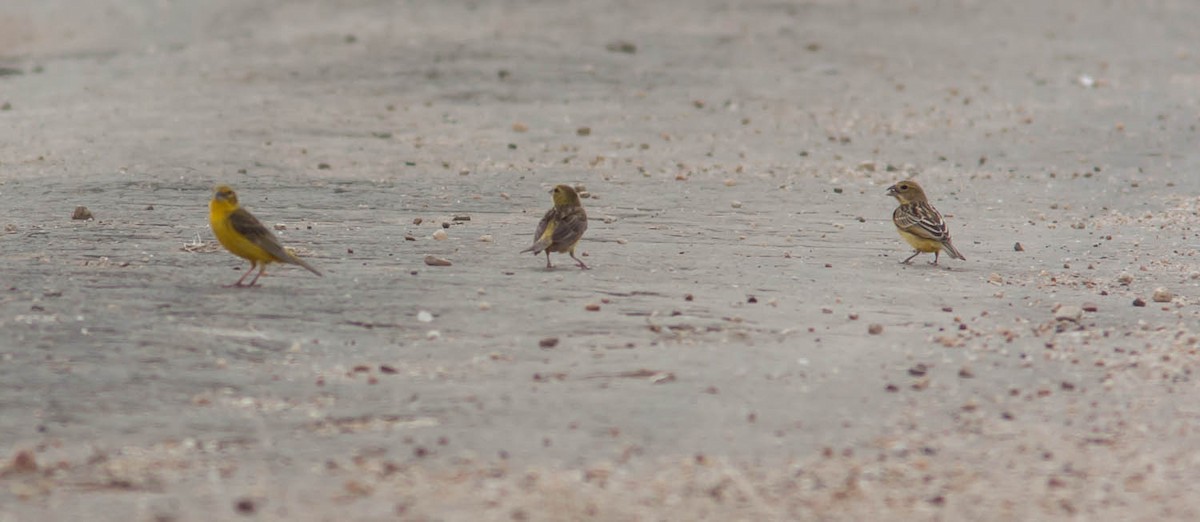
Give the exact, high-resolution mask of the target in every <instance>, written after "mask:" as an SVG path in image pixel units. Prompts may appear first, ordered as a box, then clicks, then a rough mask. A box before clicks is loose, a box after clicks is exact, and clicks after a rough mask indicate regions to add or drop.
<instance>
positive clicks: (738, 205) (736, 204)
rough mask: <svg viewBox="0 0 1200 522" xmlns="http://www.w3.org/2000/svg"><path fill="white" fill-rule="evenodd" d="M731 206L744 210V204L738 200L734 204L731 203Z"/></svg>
mask: <svg viewBox="0 0 1200 522" xmlns="http://www.w3.org/2000/svg"><path fill="white" fill-rule="evenodd" d="M729 205H730V206H731V207H733V208H742V202H741V201H738V200H736V199H735V200H733V202H732V203H730V204H729Z"/></svg>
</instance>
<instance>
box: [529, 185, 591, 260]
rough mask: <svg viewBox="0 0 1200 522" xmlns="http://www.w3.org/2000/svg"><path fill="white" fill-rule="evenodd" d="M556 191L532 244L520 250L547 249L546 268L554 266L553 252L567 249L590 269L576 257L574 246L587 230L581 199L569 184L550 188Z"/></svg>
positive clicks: (536, 253) (573, 257) (538, 251)
mask: <svg viewBox="0 0 1200 522" xmlns="http://www.w3.org/2000/svg"><path fill="white" fill-rule="evenodd" d="M550 193H551V194H554V208H551V209H550V210H548V211H546V215H544V216H542V221H541V222H540V223H538V227H537V232H535V233H534V234H533V245H532V246H530V247H529V248H526V249H525V250H522V251H521V253H522V254H524V253H525V252H533V255H535V256H536V255H538V254H539V253H541V252H543V251H544V252H546V268H554V265H551V264H550V252H559V253H562V252H566V253H567V254H569V255H570V256H571V259H574V260H575V262H576V263H578V264H579V268H582V269H585V270H586V269H587V267H588V266H587V265H585V264H584V263H583V261H580V260H579V258H577V257H575V245H577V244H579V239H580V238H582V237H583V233H584V232H585V231H587V226H588V218H587V212H584V211H583V204H582V203H580V202H579V194H577V193H575V189H573V188H571V187H569V186H567V185H559V186H557V187H554V190H551V191H550Z"/></svg>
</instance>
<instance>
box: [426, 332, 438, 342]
mask: <svg viewBox="0 0 1200 522" xmlns="http://www.w3.org/2000/svg"><path fill="white" fill-rule="evenodd" d="M441 337H442V332H439V331H437V330H430V331H428V332H425V338H426V339H429V340H430V341H434V340H437V339H440V338H441Z"/></svg>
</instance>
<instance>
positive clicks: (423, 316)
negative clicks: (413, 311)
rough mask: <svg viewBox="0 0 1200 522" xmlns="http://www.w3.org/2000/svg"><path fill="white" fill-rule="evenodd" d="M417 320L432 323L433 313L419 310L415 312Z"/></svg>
mask: <svg viewBox="0 0 1200 522" xmlns="http://www.w3.org/2000/svg"><path fill="white" fill-rule="evenodd" d="M417 320H418V321H421V322H422V323H432V322H433V314H431V313H429V312H427V311H425V310H421V311H420V312H417Z"/></svg>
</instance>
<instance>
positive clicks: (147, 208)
mask: <svg viewBox="0 0 1200 522" xmlns="http://www.w3.org/2000/svg"><path fill="white" fill-rule="evenodd" d="M146 210H154V205H146Z"/></svg>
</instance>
